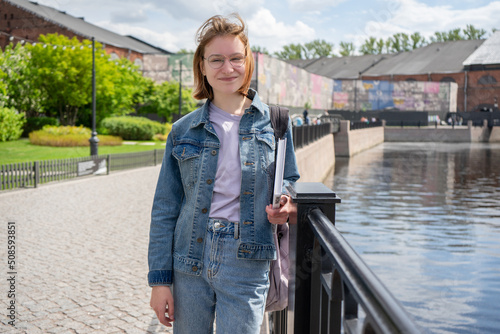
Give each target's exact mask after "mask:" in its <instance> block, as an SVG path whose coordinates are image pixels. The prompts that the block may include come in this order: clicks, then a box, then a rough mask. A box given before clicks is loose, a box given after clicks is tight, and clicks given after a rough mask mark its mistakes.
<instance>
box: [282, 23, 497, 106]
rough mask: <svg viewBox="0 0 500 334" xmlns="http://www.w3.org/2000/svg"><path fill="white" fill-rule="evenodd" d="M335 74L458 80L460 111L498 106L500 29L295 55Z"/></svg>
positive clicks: (302, 64)
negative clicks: (474, 36)
mask: <svg viewBox="0 0 500 334" xmlns="http://www.w3.org/2000/svg"><path fill="white" fill-rule="evenodd" d="M290 63H292V64H294V65H296V66H298V67H300V68H303V69H305V70H307V71H309V72H312V73H315V74H319V75H322V76H326V77H329V78H332V79H334V80H386V81H392V82H396V81H432V82H455V83H457V85H458V91H457V108H456V110H457V111H459V112H464V111H466V112H470V111H478V110H481V109H483V110H484V109H488V110H489V109H495V108H496V109H498V106H497V103H498V102H497V100H498V98H500V31H497V32H495V33H494V34H492V36H491V37H489V38H488V39H487V40H464V41H453V42H439V43H432V44H429V45H427V46H425V47H422V48H419V49H415V50H412V51H408V52H400V53H397V54H382V55H364V56H350V57H337V58H326V57H325V58H318V59H309V60H293V61H290Z"/></svg>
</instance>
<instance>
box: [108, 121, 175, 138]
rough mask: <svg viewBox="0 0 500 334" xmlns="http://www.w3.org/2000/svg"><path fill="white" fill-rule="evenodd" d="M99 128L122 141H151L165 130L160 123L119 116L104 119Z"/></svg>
mask: <svg viewBox="0 0 500 334" xmlns="http://www.w3.org/2000/svg"><path fill="white" fill-rule="evenodd" d="M101 127H103V128H105V129H106V131H107V133H108V134H110V135H114V136H120V137H122V138H123V139H124V140H152V139H153V137H154V136H155V135H157V134H162V135H163V134H165V132H166V131H167V128H166V127H165V125H164V124H161V123H160V122H156V121H152V120H149V119H147V118H144V117H130V116H119V117H109V118H105V119H104V120H103V121H102V122H101Z"/></svg>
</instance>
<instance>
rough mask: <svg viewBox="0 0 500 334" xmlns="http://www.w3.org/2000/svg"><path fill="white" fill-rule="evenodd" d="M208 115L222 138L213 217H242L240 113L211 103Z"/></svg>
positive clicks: (235, 219) (212, 211)
mask: <svg viewBox="0 0 500 334" xmlns="http://www.w3.org/2000/svg"><path fill="white" fill-rule="evenodd" d="M209 118H210V122H211V123H212V125H213V127H214V129H215V132H216V133H217V137H219V141H220V149H219V158H218V161H217V173H216V174H215V184H214V192H213V197H212V205H211V207H210V217H211V218H218V219H226V220H229V221H239V220H240V191H241V163H240V145H239V134H238V132H239V127H240V120H241V116H237V115H232V114H229V113H227V112H225V111H224V110H222V109H220V108H218V107H216V106H215V105H214V104H213V103H211V104H210V109H209Z"/></svg>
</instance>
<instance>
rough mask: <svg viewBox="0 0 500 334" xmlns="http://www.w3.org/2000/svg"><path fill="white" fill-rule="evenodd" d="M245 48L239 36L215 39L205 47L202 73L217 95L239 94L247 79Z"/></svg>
mask: <svg viewBox="0 0 500 334" xmlns="http://www.w3.org/2000/svg"><path fill="white" fill-rule="evenodd" d="M245 58H246V57H245V46H244V45H243V42H242V41H241V40H240V39H239V37H237V36H232V35H229V36H224V37H215V38H214V39H213V40H212V41H211V42H210V43H208V44H207V45H206V46H205V54H204V59H203V62H202V63H201V64H202V65H201V72H202V73H203V74H204V75H205V76H206V77H207V80H208V83H209V84H210V86H212V89H213V92H214V98H215V97H216V96H217V95H219V96H220V95H231V94H235V93H236V94H239V93H238V89H240V87H241V86H243V82H244V79H245Z"/></svg>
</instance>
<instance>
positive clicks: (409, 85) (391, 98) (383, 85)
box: [333, 80, 458, 112]
mask: <svg viewBox="0 0 500 334" xmlns="http://www.w3.org/2000/svg"><path fill="white" fill-rule="evenodd" d="M333 87H334V89H333V109H337V110H361V111H367V110H387V109H394V110H396V109H397V110H403V111H404V110H411V111H433V112H438V111H456V96H457V87H458V86H457V84H456V83H454V82H451V83H450V82H446V83H440V82H423V81H395V82H390V81H376V80H335V83H334V85H333Z"/></svg>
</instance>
